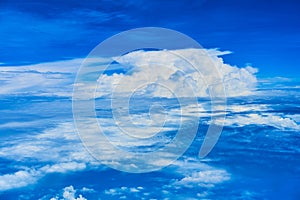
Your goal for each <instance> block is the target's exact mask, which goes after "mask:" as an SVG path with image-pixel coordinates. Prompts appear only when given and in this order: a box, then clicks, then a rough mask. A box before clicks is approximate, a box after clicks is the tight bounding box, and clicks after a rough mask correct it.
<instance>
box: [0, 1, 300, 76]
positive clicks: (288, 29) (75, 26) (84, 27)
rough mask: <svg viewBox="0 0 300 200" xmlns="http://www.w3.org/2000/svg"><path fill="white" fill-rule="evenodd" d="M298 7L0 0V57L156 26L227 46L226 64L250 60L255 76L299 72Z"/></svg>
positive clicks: (44, 53) (71, 49) (69, 47)
mask: <svg viewBox="0 0 300 200" xmlns="http://www.w3.org/2000/svg"><path fill="white" fill-rule="evenodd" d="M299 11H300V1H297V0H294V1H291V0H290V1H288V0H287V1H282V0H280V1H279V0H273V1H261V0H224V1H220V0H206V1H204V0H202V1H201V0H200V1H189V0H186V1H171V0H154V1H140V0H137V1H133V0H126V1H115V2H113V1H108V0H102V1H101V0H89V1H76V0H73V1H71V0H64V1H57V0H51V1H50V0H49V1H45V0H44V1H37V0H36V1H30V0H28V1H23V0H18V1H17V0H1V1H0V38H1V39H0V62H1V63H4V64H14V65H24V64H25V63H36V62H45V61H55V60H62V59H69V58H78V57H85V56H86V55H87V54H88V53H89V51H90V50H91V49H92V48H94V47H95V46H96V45H97V44H98V43H99V42H101V41H103V40H105V39H106V38H108V37H110V36H112V35H113V34H116V33H118V32H120V31H125V30H128V29H132V28H138V27H145V26H158V27H164V28H171V29H174V30H177V31H180V32H182V33H185V34H187V35H189V36H190V37H192V38H194V39H195V40H197V41H198V42H199V43H200V44H201V45H202V46H203V47H205V48H220V49H221V50H230V51H232V52H234V53H233V54H231V55H226V56H224V59H225V61H226V62H228V63H230V64H236V65H239V66H241V67H243V66H245V65H246V64H247V63H252V65H253V66H254V67H257V68H259V69H260V73H259V74H260V76H288V77H299V71H300V14H299V13H300V12H299Z"/></svg>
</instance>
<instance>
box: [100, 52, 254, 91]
mask: <svg viewBox="0 0 300 200" xmlns="http://www.w3.org/2000/svg"><path fill="white" fill-rule="evenodd" d="M227 53H229V52H221V51H218V50H216V49H210V50H206V49H180V50H162V51H135V52H131V53H128V54H126V55H123V56H121V57H119V58H115V59H116V61H117V62H118V63H120V64H121V65H123V66H124V67H125V68H129V69H130V70H129V71H128V72H127V73H125V74H124V73H120V74H117V73H114V74H112V75H107V74H103V75H102V76H100V78H99V79H98V82H99V87H98V90H99V93H98V96H103V95H108V94H110V93H114V94H115V95H118V94H122V93H123V94H124V93H130V94H132V93H134V92H135V93H137V92H139V93H140V94H142V95H149V96H155V97H175V96H180V97H189V96H191V95H192V96H198V97H209V96H222V97H223V96H225V95H226V96H242V95H249V94H251V93H252V92H253V91H254V90H255V86H256V83H257V80H256V77H255V73H256V72H257V69H255V68H252V67H250V66H248V67H245V68H238V67H236V66H231V65H229V64H225V63H224V62H223V59H222V58H220V57H219V56H221V55H224V54H227Z"/></svg>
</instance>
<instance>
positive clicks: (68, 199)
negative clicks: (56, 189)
mask: <svg viewBox="0 0 300 200" xmlns="http://www.w3.org/2000/svg"><path fill="white" fill-rule="evenodd" d="M76 192H77V190H76V189H74V187H73V186H72V185H70V186H68V187H65V188H64V189H63V192H62V198H60V197H59V195H57V196H55V197H52V198H51V199H50V200H87V199H86V198H85V197H83V196H82V195H81V194H79V195H78V197H76Z"/></svg>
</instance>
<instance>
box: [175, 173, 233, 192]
mask: <svg viewBox="0 0 300 200" xmlns="http://www.w3.org/2000/svg"><path fill="white" fill-rule="evenodd" d="M229 179H230V175H229V174H228V173H227V172H226V171H225V170H216V169H214V170H207V171H198V172H193V173H192V174H191V175H188V176H186V177H184V178H182V179H180V180H177V181H175V182H174V183H173V184H174V185H175V186H177V185H179V186H182V187H199V186H200V187H208V188H210V187H214V186H215V184H218V183H222V182H224V181H228V180H229Z"/></svg>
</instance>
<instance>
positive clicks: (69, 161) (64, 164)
mask: <svg viewBox="0 0 300 200" xmlns="http://www.w3.org/2000/svg"><path fill="white" fill-rule="evenodd" d="M0 157H3V158H5V159H11V160H15V161H18V165H17V166H15V167H16V169H18V168H24V167H23V166H22V165H24V166H27V165H28V163H31V162H32V161H34V162H33V163H32V164H31V166H32V168H30V169H25V170H19V171H17V172H15V173H11V174H3V175H1V176H0V191H4V190H9V189H14V188H20V187H25V186H27V185H30V184H34V183H36V182H37V181H38V180H39V179H40V178H42V177H43V176H45V175H47V174H49V173H66V172H70V171H81V170H84V169H86V168H87V167H88V166H90V167H98V166H99V162H97V161H95V160H94V159H93V158H92V157H91V156H90V154H89V153H88V152H87V151H86V150H85V148H84V147H83V145H82V143H81V142H80V140H79V138H78V136H77V134H76V132H75V131H74V127H73V123H72V122H65V123H62V124H60V125H59V126H57V127H55V128H51V129H48V130H45V131H44V132H43V133H40V134H34V135H27V136H25V137H22V138H16V139H14V140H12V139H11V140H7V141H4V142H3V143H1V146H0ZM41 163H46V164H44V165H42V164H41ZM41 165H42V166H41Z"/></svg>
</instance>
